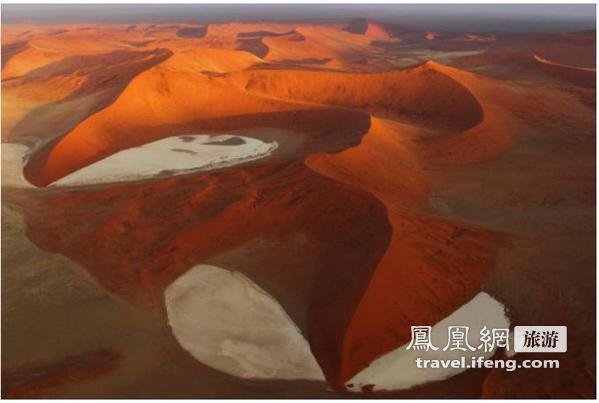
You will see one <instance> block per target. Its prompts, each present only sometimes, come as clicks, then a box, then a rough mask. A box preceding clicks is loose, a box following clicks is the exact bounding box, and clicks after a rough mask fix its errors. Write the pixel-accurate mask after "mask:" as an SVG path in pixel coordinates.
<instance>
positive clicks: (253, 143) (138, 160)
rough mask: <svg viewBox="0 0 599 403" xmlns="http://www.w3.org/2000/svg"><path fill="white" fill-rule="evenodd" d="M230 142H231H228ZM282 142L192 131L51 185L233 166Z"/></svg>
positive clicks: (132, 150)
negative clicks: (267, 141) (193, 132)
mask: <svg viewBox="0 0 599 403" xmlns="http://www.w3.org/2000/svg"><path fill="white" fill-rule="evenodd" d="M228 141H229V142H230V143H227V142H228ZM277 147H278V144H277V142H276V141H274V142H271V143H265V142H263V141H261V140H258V139H253V138H250V137H241V136H232V135H226V134H220V135H216V136H211V135H206V134H189V135H187V134H186V135H179V136H173V137H168V138H165V139H162V140H158V141H154V142H151V143H148V144H144V145H142V146H139V147H134V148H129V149H126V150H123V151H119V152H117V153H115V154H113V155H111V156H109V157H106V158H104V159H102V160H100V161H98V162H95V163H93V164H91V165H88V166H86V167H84V168H81V169H80V170H78V171H75V172H73V173H71V174H69V175H67V176H65V177H63V178H61V179H59V180H57V181H55V182H54V183H52V184H51V185H50V186H81V185H91V184H98V183H114V182H126V181H139V180H144V179H149V178H153V177H156V176H161V175H162V176H164V175H165V173H166V174H168V175H169V176H172V175H177V174H186V173H190V172H193V171H199V170H210V169H216V168H224V167H230V166H234V165H238V164H242V163H244V162H247V161H252V160H255V159H259V158H263V157H265V156H268V155H270V154H271V153H272V152H273V151H274V150H275V149H276V148H277Z"/></svg>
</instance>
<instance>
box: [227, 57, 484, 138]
mask: <svg viewBox="0 0 599 403" xmlns="http://www.w3.org/2000/svg"><path fill="white" fill-rule="evenodd" d="M229 77H230V78H229V79H230V81H232V82H233V83H236V84H237V85H238V86H239V87H241V88H243V89H244V90H246V91H249V92H251V93H254V94H267V95H268V96H271V97H272V96H274V97H278V98H281V99H293V100H297V101H302V102H306V103H312V104H321V105H337V106H341V107H347V108H359V109H363V110H369V111H373V112H379V113H381V112H383V113H386V114H389V115H390V116H392V117H401V118H402V119H404V120H413V121H414V122H415V123H417V124H419V125H421V126H428V127H431V128H434V129H444V130H448V131H460V130H464V129H467V128H469V127H472V126H474V125H476V124H477V123H479V122H480V121H481V120H482V116H483V111H482V108H481V106H480V104H479V102H478V101H477V99H476V98H474V96H473V95H472V94H471V93H470V92H469V91H468V90H467V89H466V88H465V87H464V86H463V85H461V83H459V82H457V81H456V80H454V79H453V78H451V77H450V76H448V75H446V74H443V73H441V72H439V71H438V69H436V68H435V67H434V66H433V64H432V63H428V64H425V65H423V66H420V67H417V68H413V69H406V70H401V71H397V72H391V73H380V74H350V73H329V72H316V71H271V70H268V71H256V70H252V71H247V72H239V73H232V74H230V75H229Z"/></svg>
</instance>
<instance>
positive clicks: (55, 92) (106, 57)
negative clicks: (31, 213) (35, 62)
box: [2, 49, 172, 144]
mask: <svg viewBox="0 0 599 403" xmlns="http://www.w3.org/2000/svg"><path fill="white" fill-rule="evenodd" d="M171 55H172V52H171V51H169V50H167V49H155V50H148V51H125V50H119V51H113V52H107V53H101V54H93V55H78V56H68V57H65V58H63V59H61V60H59V61H56V62H53V63H49V64H46V65H43V66H42V67H37V68H32V69H31V70H29V71H27V72H26V73H24V74H23V75H20V76H18V77H13V78H11V79H10V80H6V81H3V82H2V91H3V98H2V100H3V105H2V108H3V111H5V112H6V113H7V114H8V115H10V114H11V113H12V114H15V111H20V112H19V113H18V115H20V116H19V117H20V118H17V119H15V118H12V117H11V118H6V119H3V120H2V138H3V140H9V141H11V142H12V141H18V142H22V143H27V144H31V143H33V142H34V140H35V139H36V138H39V135H40V133H47V130H48V127H52V128H54V130H55V131H57V132H58V133H61V132H63V133H64V132H66V131H68V130H70V129H72V128H73V126H74V125H75V124H76V122H77V120H76V118H74V117H73V116H77V115H78V114H82V116H81V118H82V119H83V118H85V117H87V116H88V115H91V114H92V113H93V112H95V111H98V110H100V109H102V108H103V107H105V106H106V105H108V104H109V103H110V102H112V101H113V100H114V99H116V98H117V97H118V95H119V93H120V92H121V91H122V90H123V89H124V88H125V87H126V85H127V84H128V83H129V81H130V80H131V79H133V77H135V76H136V75H137V74H139V73H140V72H143V71H144V70H146V69H149V68H151V67H153V66H155V65H157V64H159V63H161V62H163V61H164V60H166V59H167V58H169V57H170V56H171ZM62 105H72V106H71V107H72V108H76V111H69V110H68V109H67V110H66V111H64V112H61V106H62ZM65 109H66V108H65Z"/></svg>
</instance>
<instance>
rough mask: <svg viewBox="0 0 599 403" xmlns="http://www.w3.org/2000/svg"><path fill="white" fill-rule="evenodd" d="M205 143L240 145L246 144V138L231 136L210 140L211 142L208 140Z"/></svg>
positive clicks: (212, 144) (211, 144)
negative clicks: (220, 139)
mask: <svg viewBox="0 0 599 403" xmlns="http://www.w3.org/2000/svg"><path fill="white" fill-rule="evenodd" d="M204 144H206V145H210V146H239V145H242V144H245V140H244V139H242V138H241V137H231V138H228V139H226V140H222V141H210V142H207V143H204Z"/></svg>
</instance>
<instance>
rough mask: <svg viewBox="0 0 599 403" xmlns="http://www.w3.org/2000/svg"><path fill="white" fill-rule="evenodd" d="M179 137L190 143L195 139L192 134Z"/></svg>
mask: <svg viewBox="0 0 599 403" xmlns="http://www.w3.org/2000/svg"><path fill="white" fill-rule="evenodd" d="M179 138H180V139H181V140H182V141H184V142H186V143H190V142H192V141H194V140H195V139H196V138H195V137H193V136H179Z"/></svg>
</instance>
